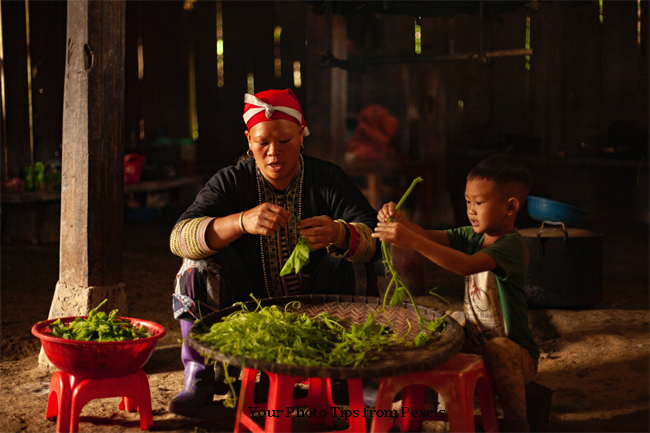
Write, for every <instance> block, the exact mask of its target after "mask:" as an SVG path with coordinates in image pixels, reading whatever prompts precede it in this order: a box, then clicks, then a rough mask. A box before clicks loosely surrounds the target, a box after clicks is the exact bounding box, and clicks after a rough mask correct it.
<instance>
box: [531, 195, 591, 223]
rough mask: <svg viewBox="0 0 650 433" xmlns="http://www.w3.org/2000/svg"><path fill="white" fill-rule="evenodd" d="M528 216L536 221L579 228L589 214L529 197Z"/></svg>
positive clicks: (539, 198) (577, 208)
mask: <svg viewBox="0 0 650 433" xmlns="http://www.w3.org/2000/svg"><path fill="white" fill-rule="evenodd" d="M528 214H529V215H530V217H531V218H532V219H534V220H537V221H555V222H563V223H564V225H565V226H567V227H580V226H581V225H582V223H583V221H584V219H585V216H587V214H589V212H588V211H587V210H585V209H582V208H580V207H577V206H572V205H570V204H565V203H560V202H559V201H554V200H549V199H547V198H542V197H536V196H534V195H529V196H528Z"/></svg>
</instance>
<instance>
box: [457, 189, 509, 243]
mask: <svg viewBox="0 0 650 433" xmlns="http://www.w3.org/2000/svg"><path fill="white" fill-rule="evenodd" d="M465 202H466V204H467V217H468V218H469V222H470V223H471V224H472V228H473V229H474V232H475V233H483V234H487V235H489V236H502V235H504V234H506V233H508V232H509V231H510V227H509V225H508V222H509V218H508V216H509V215H510V214H511V212H509V206H508V198H507V197H504V194H503V193H502V192H501V191H500V190H499V186H498V184H497V183H496V182H494V181H492V180H486V179H474V180H470V181H468V182H467V184H466V185H465Z"/></svg>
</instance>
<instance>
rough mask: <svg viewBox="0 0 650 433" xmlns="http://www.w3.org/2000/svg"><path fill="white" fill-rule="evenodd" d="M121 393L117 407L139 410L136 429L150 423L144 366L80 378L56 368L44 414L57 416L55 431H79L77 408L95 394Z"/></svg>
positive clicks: (115, 394) (78, 409)
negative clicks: (128, 371)
mask: <svg viewBox="0 0 650 433" xmlns="http://www.w3.org/2000/svg"><path fill="white" fill-rule="evenodd" d="M110 397H122V401H121V402H120V404H119V409H120V410H125V411H127V412H136V411H137V412H140V429H142V430H148V429H149V428H151V427H153V415H152V412H151V392H150V390H149V380H148V379H147V375H146V374H145V372H144V370H142V369H139V370H138V371H137V372H136V373H133V374H129V375H127V376H122V377H114V378H109V379H81V378H78V377H75V376H73V375H71V374H68V373H65V372H63V371H57V372H56V373H54V375H52V379H51V381H50V394H49V396H48V399H47V410H46V412H45V417H46V418H53V417H55V416H56V417H57V421H56V432H57V433H64V432H71V433H73V432H77V431H79V414H80V413H81V409H83V407H84V406H85V405H86V403H88V402H89V401H91V400H94V399H96V398H110Z"/></svg>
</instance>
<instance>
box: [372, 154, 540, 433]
mask: <svg viewBox="0 0 650 433" xmlns="http://www.w3.org/2000/svg"><path fill="white" fill-rule="evenodd" d="M530 185H531V175H530V172H529V171H528V169H527V168H526V167H525V166H524V165H522V164H521V163H520V162H518V161H517V160H516V159H514V158H512V157H509V156H507V155H495V156H492V157H490V158H487V159H485V160H484V161H482V162H480V163H479V164H478V165H477V166H476V167H474V168H473V169H472V170H471V171H470V172H469V175H468V176H467V184H466V186H465V202H466V203H467V217H468V218H469V221H470V223H471V226H467V227H460V228H456V229H450V230H424V229H423V228H422V227H420V226H418V225H417V224H414V223H412V222H409V221H407V220H406V219H405V218H404V216H403V215H402V213H401V212H400V211H398V212H397V213H396V212H395V203H392V202H391V203H388V204H385V205H384V206H383V207H382V209H381V210H380V211H379V214H378V215H377V218H378V219H379V221H380V222H379V224H378V225H377V228H376V229H375V232H374V233H373V235H372V236H373V237H375V238H379V239H380V240H381V241H384V242H389V243H391V244H393V245H395V246H397V247H400V248H412V249H414V250H416V251H418V252H420V253H421V254H423V255H424V256H425V257H427V258H429V259H430V260H431V261H433V262H434V263H436V264H438V265H439V266H442V267H443V268H445V269H448V270H450V271H453V272H456V273H457V274H460V275H464V276H465V299H464V312H465V319H466V324H465V326H464V327H465V345H464V346H463V351H464V352H470V353H478V354H481V355H482V356H483V360H484V361H485V365H486V367H487V369H488V372H489V373H490V376H491V378H492V384H493V387H494V390H495V393H496V395H498V396H499V398H500V400H501V404H502V406H503V412H504V418H505V427H506V428H507V431H520V432H524V431H529V425H528V421H527V419H526V401H525V391H524V385H525V384H527V383H528V382H530V381H531V380H532V379H533V376H535V374H536V373H537V364H538V358H539V350H538V349H537V345H536V344H535V341H534V339H533V335H532V333H531V331H530V328H529V327H528V315H527V306H526V290H525V282H526V270H527V266H528V251H527V248H526V244H525V243H524V239H523V238H522V236H521V235H520V234H519V233H518V232H517V229H516V227H515V218H516V217H517V213H518V212H519V210H520V209H521V207H522V205H523V203H524V201H525V199H526V196H527V195H528V191H529V190H530ZM391 217H393V220H392V222H388V219H389V218H391Z"/></svg>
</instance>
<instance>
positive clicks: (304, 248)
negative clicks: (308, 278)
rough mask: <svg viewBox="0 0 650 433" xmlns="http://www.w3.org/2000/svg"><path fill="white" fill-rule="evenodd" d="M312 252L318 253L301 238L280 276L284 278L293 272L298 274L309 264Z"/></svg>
mask: <svg viewBox="0 0 650 433" xmlns="http://www.w3.org/2000/svg"><path fill="white" fill-rule="evenodd" d="M311 251H316V249H315V248H312V247H310V246H309V244H308V243H307V241H306V240H305V238H303V237H300V240H299V241H298V243H297V244H296V248H295V249H294V250H293V252H292V253H291V256H289V260H287V262H286V263H285V264H284V266H283V267H282V270H281V271H280V276H281V277H284V276H285V275H289V274H290V273H291V272H295V273H296V274H297V273H298V272H300V270H301V269H302V268H303V267H304V266H306V265H307V264H308V263H309V253H310V252H311Z"/></svg>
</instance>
